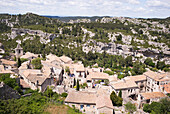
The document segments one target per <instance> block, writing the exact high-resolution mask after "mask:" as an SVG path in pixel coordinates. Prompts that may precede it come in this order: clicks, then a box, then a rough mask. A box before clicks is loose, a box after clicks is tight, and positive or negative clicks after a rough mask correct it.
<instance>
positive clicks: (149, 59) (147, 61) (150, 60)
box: [144, 58, 155, 67]
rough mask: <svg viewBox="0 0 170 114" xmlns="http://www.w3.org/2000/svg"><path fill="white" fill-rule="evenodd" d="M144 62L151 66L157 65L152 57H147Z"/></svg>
mask: <svg viewBox="0 0 170 114" xmlns="http://www.w3.org/2000/svg"><path fill="white" fill-rule="evenodd" d="M144 63H145V64H146V65H149V66H151V67H154V66H155V63H153V61H152V59H151V58H146V60H145V61H144Z"/></svg>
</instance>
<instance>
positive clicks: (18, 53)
mask: <svg viewBox="0 0 170 114" xmlns="http://www.w3.org/2000/svg"><path fill="white" fill-rule="evenodd" d="M22 55H23V48H22V47H21V46H20V44H19V43H18V44H17V47H16V48H15V56H16V58H18V57H20V56H22Z"/></svg>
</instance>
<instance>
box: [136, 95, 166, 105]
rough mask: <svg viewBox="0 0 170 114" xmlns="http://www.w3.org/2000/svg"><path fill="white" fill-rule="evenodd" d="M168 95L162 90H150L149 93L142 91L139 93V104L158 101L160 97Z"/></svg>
mask: <svg viewBox="0 0 170 114" xmlns="http://www.w3.org/2000/svg"><path fill="white" fill-rule="evenodd" d="M165 97H167V96H166V95H165V94H163V93H162V92H149V93H140V94H139V95H138V104H139V107H141V106H143V104H145V103H149V104H150V103H152V102H153V101H155V102H158V101H159V100H160V99H162V98H165Z"/></svg>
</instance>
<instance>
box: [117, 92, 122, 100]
mask: <svg viewBox="0 0 170 114" xmlns="http://www.w3.org/2000/svg"><path fill="white" fill-rule="evenodd" d="M118 96H119V97H120V98H122V90H120V91H119V94H118Z"/></svg>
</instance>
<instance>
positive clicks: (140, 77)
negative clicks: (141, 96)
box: [125, 75, 146, 92]
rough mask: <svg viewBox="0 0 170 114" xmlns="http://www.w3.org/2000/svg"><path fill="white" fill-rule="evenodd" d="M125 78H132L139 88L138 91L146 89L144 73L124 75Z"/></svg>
mask: <svg viewBox="0 0 170 114" xmlns="http://www.w3.org/2000/svg"><path fill="white" fill-rule="evenodd" d="M125 80H133V81H134V82H135V83H136V84H137V86H138V88H139V92H145V91H146V76H145V75H136V76H128V77H125Z"/></svg>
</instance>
